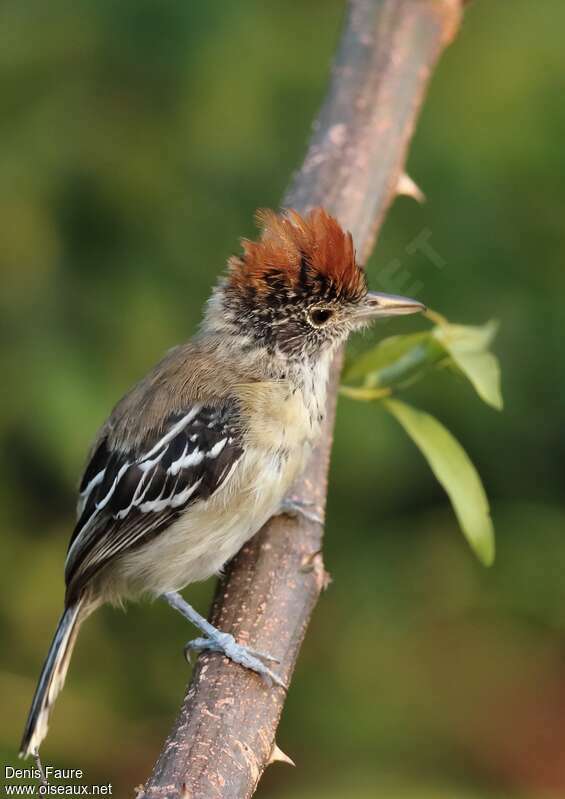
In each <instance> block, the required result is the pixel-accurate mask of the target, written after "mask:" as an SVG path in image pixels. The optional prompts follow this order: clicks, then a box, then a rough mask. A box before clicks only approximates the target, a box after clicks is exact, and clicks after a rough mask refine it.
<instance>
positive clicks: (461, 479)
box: [340, 311, 503, 566]
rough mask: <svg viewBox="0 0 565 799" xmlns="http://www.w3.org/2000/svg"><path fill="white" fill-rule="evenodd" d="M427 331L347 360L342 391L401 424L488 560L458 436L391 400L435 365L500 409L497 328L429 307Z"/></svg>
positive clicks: (486, 513) (484, 528) (490, 546)
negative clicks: (451, 318)
mask: <svg viewBox="0 0 565 799" xmlns="http://www.w3.org/2000/svg"><path fill="white" fill-rule="evenodd" d="M426 316H427V317H428V319H429V320H430V321H431V322H432V323H433V327H432V328H431V329H430V330H427V331H422V332H418V333H411V334H408V335H403V336H391V337H389V338H386V339H383V340H382V341H380V342H379V344H377V346H376V347H373V348H372V349H370V350H368V351H367V352H365V353H363V354H361V355H360V356H359V357H358V358H356V359H355V360H354V361H353V362H352V363H349V364H348V366H347V368H346V370H345V373H344V377H343V381H344V382H343V385H342V386H341V389H340V391H341V393H342V394H343V395H345V396H347V397H350V398H351V399H355V400H358V401H363V402H377V403H379V404H380V406H381V407H383V408H384V409H385V410H386V411H387V412H388V413H390V414H391V415H392V416H394V418H395V419H396V420H397V421H398V422H399V424H400V425H401V426H402V427H403V428H404V430H405V432H406V433H407V434H408V435H409V436H410V438H411V439H412V441H413V442H414V443H415V444H416V446H417V447H418V448H419V450H420V451H421V453H422V455H423V456H424V458H425V459H426V461H427V462H428V464H429V466H430V468H431V470H432V472H433V473H434V475H435V476H436V478H437V479H438V481H439V482H440V483H441V485H442V486H443V488H444V489H445V491H446V493H447V495H448V497H449V499H450V500H451V504H452V506H453V510H454V511H455V515H456V516H457V519H458V521H459V524H460V526H461V530H462V531H463V534H464V535H465V537H466V538H467V540H468V542H469V544H470V545H471V547H472V549H473V550H474V552H475V554H476V555H477V556H478V558H479V559H480V560H481V561H482V563H484V564H485V565H487V566H490V565H491V564H492V562H493V560H494V552H495V545H494V527H493V523H492V519H491V515H490V508H489V503H488V499H487V495H486V492H485V489H484V487H483V484H482V481H481V478H480V477H479V474H478V472H477V470H476V468H475V466H474V465H473V463H472V462H471V460H470V458H469V456H468V455H467V453H466V452H465V450H464V449H463V447H462V446H461V444H460V443H459V442H458V441H457V439H456V438H455V437H454V436H453V435H452V433H450V432H449V430H447V429H446V427H445V426H444V425H443V424H442V423H441V422H439V421H438V420H437V419H436V418H434V417H433V416H431V415H430V414H429V413H427V412H425V411H421V410H419V409H417V408H414V407H413V406H411V405H408V404H407V403H405V402H403V401H402V400H399V399H397V398H396V395H397V394H399V393H400V392H403V391H405V390H406V389H408V388H410V387H411V386H412V385H413V384H414V383H415V382H417V381H418V380H421V379H423V378H426V377H432V378H433V376H434V374H437V373H438V371H439V370H440V369H442V370H448V371H449V372H451V373H452V374H455V375H459V376H461V377H463V378H465V379H466V380H467V381H468V382H469V383H470V384H471V386H472V387H473V388H474V389H475V391H476V392H477V394H478V396H479V397H480V398H481V399H482V400H483V402H486V403H487V404H488V405H490V406H491V407H492V408H495V409H496V410H502V407H503V402H502V393H501V388H500V367H499V363H498V359H497V358H496V356H495V355H494V354H493V353H492V352H491V351H490V349H489V348H490V345H491V343H492V341H493V339H494V337H495V335H496V331H497V328H498V325H497V323H496V322H494V321H490V322H487V323H486V324H484V325H481V326H472V325H458V324H452V323H450V322H448V321H447V319H445V318H444V317H443V316H441V315H440V314H438V313H435V312H433V311H428V312H427V313H426Z"/></svg>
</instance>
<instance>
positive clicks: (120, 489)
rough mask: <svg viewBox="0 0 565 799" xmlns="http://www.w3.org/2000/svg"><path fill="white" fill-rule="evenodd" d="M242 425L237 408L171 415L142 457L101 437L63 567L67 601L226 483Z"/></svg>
mask: <svg viewBox="0 0 565 799" xmlns="http://www.w3.org/2000/svg"><path fill="white" fill-rule="evenodd" d="M236 418H237V414H236V412H235V408H234V405H233V403H225V404H224V405H223V406H218V407H214V406H206V405H194V406H193V407H191V408H190V409H188V410H187V411H186V412H185V413H180V414H173V415H171V416H170V417H169V418H168V419H167V422H166V424H165V425H164V426H163V427H162V429H161V432H160V436H159V437H158V438H157V440H151V441H149V442H147V444H146V445H145V446H141V447H138V448H137V451H130V452H128V451H126V450H123V449H115V448H112V447H111V446H110V445H109V442H108V437H104V438H102V440H101V441H100V442H99V443H98V445H97V447H96V449H95V451H94V453H93V454H92V457H91V459H90V461H89V463H88V465H87V468H86V470H85V473H84V477H83V479H82V483H81V486H80V496H79V502H78V516H79V518H78V522H77V524H76V527H75V530H74V532H73V535H72V538H71V540H70V543H69V549H68V553H67V561H66V564H65V579H66V582H67V593H68V594H69V595H73V596H75V595H77V594H78V593H80V592H81V590H82V588H83V587H84V586H85V585H86V583H87V582H88V581H89V580H90V579H91V578H92V576H93V575H94V574H96V573H97V572H98V571H99V570H100V569H101V568H103V566H105V565H106V564H107V563H108V562H109V561H110V560H111V559H113V558H115V557H116V556H117V555H120V554H122V553H123V552H125V551H127V550H129V549H132V548H133V547H137V546H140V545H141V544H143V543H146V542H147V541H149V540H150V539H151V538H153V537H154V536H156V535H158V534H159V533H160V532H161V531H162V530H164V529H165V528H166V527H168V526H169V525H170V524H171V523H172V522H173V521H174V520H175V519H176V518H177V517H178V516H179V515H180V514H181V513H183V512H184V511H185V510H186V508H187V507H188V506H189V505H190V504H191V503H193V502H196V501H197V500H202V499H207V498H208V497H210V496H211V495H212V494H213V493H214V492H215V491H216V490H217V489H218V488H219V487H220V486H221V485H223V484H224V483H225V482H226V480H227V479H228V478H229V477H230V476H231V474H233V472H234V470H235V467H236V465H237V463H238V461H239V459H240V458H241V455H242V454H243V445H242V438H241V433H240V432H239V430H238V428H237V425H236V423H235V422H236ZM154 438H155V437H154Z"/></svg>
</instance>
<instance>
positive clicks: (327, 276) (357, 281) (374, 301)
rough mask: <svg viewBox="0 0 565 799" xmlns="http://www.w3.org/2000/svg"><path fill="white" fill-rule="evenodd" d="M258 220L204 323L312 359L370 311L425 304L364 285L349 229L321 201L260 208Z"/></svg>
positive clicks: (378, 313)
mask: <svg viewBox="0 0 565 799" xmlns="http://www.w3.org/2000/svg"><path fill="white" fill-rule="evenodd" d="M257 221H258V224H259V226H260V228H261V236H260V237H259V240H258V241H249V240H247V239H244V240H242V247H243V253H242V255H239V256H233V257H232V258H230V260H229V262H228V274H227V276H226V277H225V278H223V279H222V281H221V282H220V284H219V286H218V288H217V289H216V291H215V292H214V295H213V297H212V299H211V301H210V304H209V307H208V311H207V315H206V322H205V325H206V327H208V328H209V329H210V328H212V329H216V330H222V331H225V332H227V331H228V330H230V331H232V332H237V333H239V334H240V335H244V336H245V337H246V338H247V340H248V342H249V345H250V346H254V345H256V346H261V347H263V348H267V350H269V351H270V352H272V353H273V354H277V355H281V356H282V357H284V358H285V359H292V360H294V359H304V358H308V359H311V358H316V357H317V356H318V355H320V354H321V353H322V352H324V351H327V350H328V349H333V348H334V347H335V346H336V345H337V344H339V343H340V342H342V341H344V340H345V339H346V338H347V336H348V335H349V334H350V333H351V332H352V331H354V330H357V329H359V328H361V327H364V326H366V325H367V324H369V323H371V322H372V321H373V320H375V319H378V318H380V317H385V316H397V315H400V314H410V313H416V312H418V311H421V310H423V309H424V306H423V305H422V304H421V303H420V302H417V301H416V300H411V299H408V298H407V297H398V296H395V295H391V294H380V293H376V292H370V291H369V290H368V288H367V278H366V275H365V272H364V270H363V269H362V268H361V267H360V266H359V265H358V264H357V262H356V260H355V250H354V247H353V240H352V238H351V234H350V233H346V232H345V231H344V230H343V229H342V228H341V226H340V225H339V223H338V222H337V221H336V220H335V219H334V218H333V217H332V216H330V215H329V214H328V213H327V212H326V211H324V210H323V209H322V208H315V209H313V210H312V211H310V212H309V213H308V214H307V215H306V216H301V215H299V214H298V213H297V212H296V211H292V210H288V211H285V212H283V213H281V214H276V213H275V212H274V211H259V212H258V213H257Z"/></svg>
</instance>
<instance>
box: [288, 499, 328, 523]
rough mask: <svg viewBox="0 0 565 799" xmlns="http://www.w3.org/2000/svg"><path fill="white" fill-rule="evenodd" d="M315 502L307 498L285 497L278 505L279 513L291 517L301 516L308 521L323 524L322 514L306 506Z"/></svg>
mask: <svg viewBox="0 0 565 799" xmlns="http://www.w3.org/2000/svg"><path fill="white" fill-rule="evenodd" d="M315 504H316V503H315V502H310V501H309V500H299V499H292V498H288V497H287V498H286V499H283V501H282V502H281V504H280V506H279V513H280V514H286V515H287V516H290V517H292V518H293V519H296V518H298V517H299V516H302V517H303V518H304V519H306V520H307V521H309V522H313V523H314V524H320V525H323V524H324V519H323V517H322V516H320V515H318V514H317V513H316V512H315V511H310V510H308V508H311V507H313V506H314V505H315Z"/></svg>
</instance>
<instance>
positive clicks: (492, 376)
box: [433, 321, 503, 410]
mask: <svg viewBox="0 0 565 799" xmlns="http://www.w3.org/2000/svg"><path fill="white" fill-rule="evenodd" d="M497 328H498V325H497V323H496V322H494V321H490V322H487V323H486V325H482V326H481V327H473V326H471V325H451V324H444V325H440V326H438V327H436V328H434V330H433V335H434V337H435V338H436V339H437V341H439V342H440V344H441V345H442V346H443V347H444V348H445V351H446V352H447V353H448V354H449V355H450V357H451V359H452V361H453V363H454V364H455V365H456V366H457V367H458V369H459V370H460V371H461V372H462V373H463V374H464V375H465V377H466V378H467V379H468V380H469V381H470V382H471V384H472V385H473V387H474V388H475V390H476V392H477V394H478V395H479V397H480V398H481V399H482V400H483V401H484V402H486V403H487V404H488V405H491V406H492V407H493V408H496V409H497V410H502V406H503V401H502V393H501V389H500V366H499V364H498V359H497V358H496V356H494V355H493V354H492V353H491V352H489V351H488V347H489V345H490V343H491V341H492V340H493V338H494V336H495V335H496V331H497Z"/></svg>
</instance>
